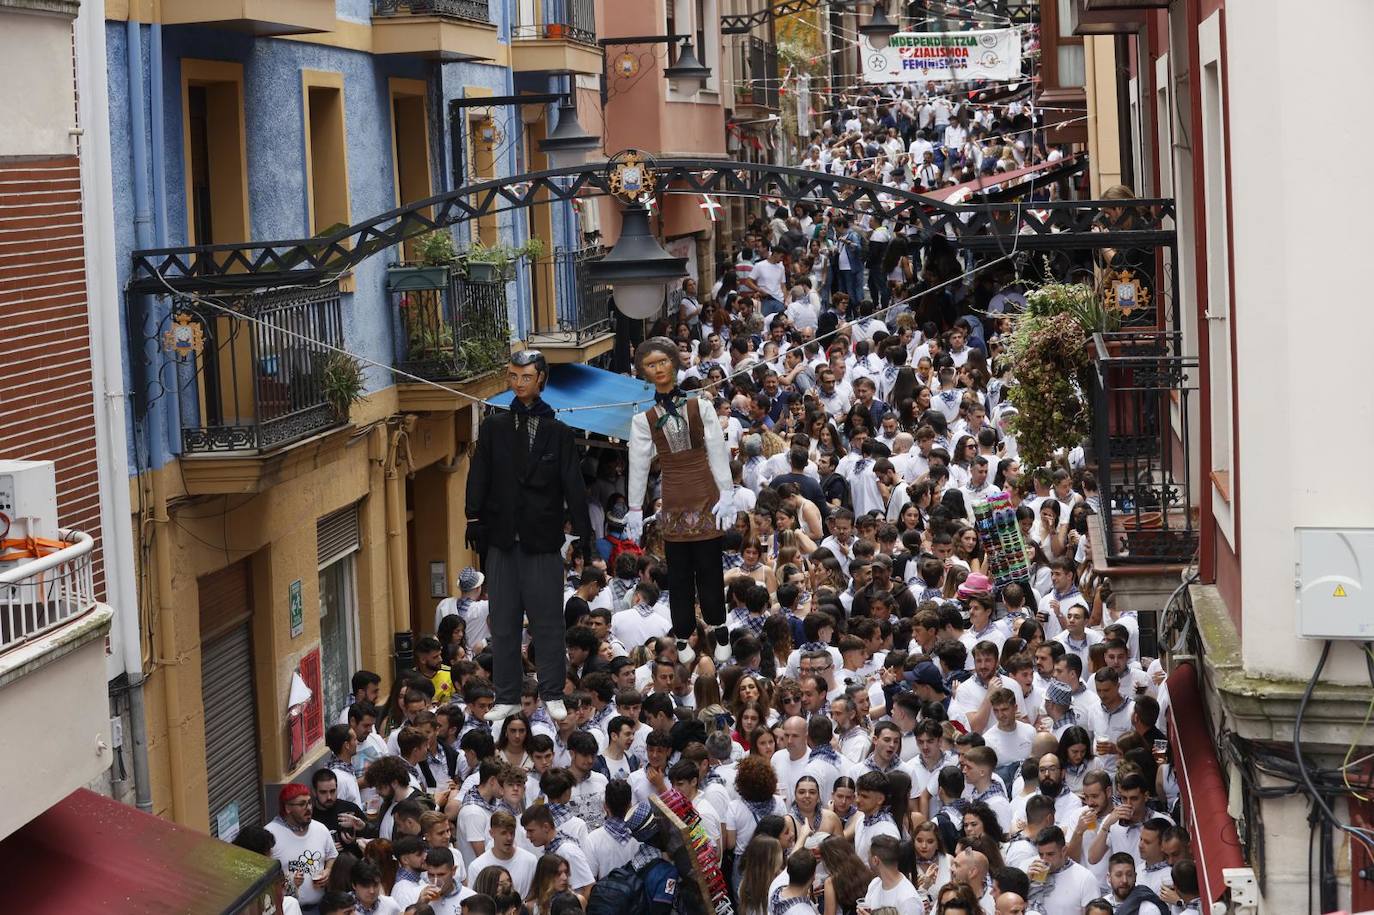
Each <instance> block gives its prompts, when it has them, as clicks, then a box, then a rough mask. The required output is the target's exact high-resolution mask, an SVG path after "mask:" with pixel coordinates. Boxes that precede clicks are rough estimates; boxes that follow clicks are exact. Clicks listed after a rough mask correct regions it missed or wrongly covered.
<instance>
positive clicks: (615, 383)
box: [487, 363, 654, 441]
mask: <svg viewBox="0 0 1374 915" xmlns="http://www.w3.org/2000/svg"><path fill="white" fill-rule="evenodd" d="M513 396H514V395H513V394H511V392H510V391H503V392H502V393H500V394H496V395H494V396H492V397H488V398H487V403H489V404H492V405H493V406H498V407H504V406H506V405H508V404H509V403H510V402H511V398H512V397H513ZM653 399H654V389H653V386H652V385H650V384H647V383H646V382H643V381H640V380H639V379H637V378H631V377H630V376H628V375H617V374H616V373H615V372H608V371H606V370H605V369H598V368H594V367H593V366H590V365H582V364H581V363H569V364H567V365H554V366H550V367H549V383H548V384H547V385H546V386H545V388H544V402H545V403H546V404H548V405H549V406H551V407H553V409H554V410H555V411H556V412H557V413H558V418H559V419H560V420H562V421H563V422H565V423H567V424H568V425H569V426H572V427H573V428H574V429H581V430H582V431H584V432H594V433H596V434H598V435H605V436H608V437H610V438H618V439H620V440H621V441H629V439H630V420H631V419H633V418H634V415H635V413H637V412H638V411H639V410H640V409H642V408H643V406H644V405H645V404H647V403H648V402H649V401H651V400H653ZM627 401H628V402H629V403H627ZM594 404H617V405H618V406H605V407H597V408H596V409H592V410H584V409H577V410H571V411H569V410H568V409H567V408H568V407H579V408H580V407H589V406H592V405H594Z"/></svg>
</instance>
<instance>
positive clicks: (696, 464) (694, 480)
mask: <svg viewBox="0 0 1374 915" xmlns="http://www.w3.org/2000/svg"><path fill="white" fill-rule="evenodd" d="M693 401H696V403H693ZM679 412H680V413H682V414H684V415H685V416H686V419H687V422H686V423H685V424H684V423H683V422H682V421H681V420H680V419H678V418H675V417H673V416H671V415H667V414H665V412H664V410H663V408H662V407H660V406H657V405H655V406H653V407H652V408H650V410H649V412H648V417H647V418H648V420H649V434H650V436H651V437H652V438H653V442H654V449H655V451H657V452H658V466H659V470H660V471H661V472H662V474H663V485H662V492H663V507H662V509H660V511H659V515H658V517H659V529H660V530H661V531H662V532H663V539H664V540H671V541H674V542H679V543H681V542H688V541H695V540H711V539H713V538H715V537H719V536H720V529H719V528H718V527H716V516H715V514H714V512H713V511H712V510H713V509H714V508H715V506H716V503H717V502H718V501H720V491H719V490H718V489H717V488H716V479H715V477H714V476H712V475H711V463H710V461H709V460H708V459H707V456H706V432H705V429H704V428H703V427H702V425H701V422H702V419H701V399H700V398H698V397H688V398H687V400H686V402H684V403H683V404H682V406H681V407H680V408H679ZM665 415H667V419H666V420H664V416H665ZM712 419H714V417H712ZM660 420H663V422H662V423H660Z"/></svg>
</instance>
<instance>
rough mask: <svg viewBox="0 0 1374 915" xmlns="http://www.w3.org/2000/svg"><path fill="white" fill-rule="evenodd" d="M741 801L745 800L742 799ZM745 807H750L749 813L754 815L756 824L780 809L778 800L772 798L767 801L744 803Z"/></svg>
mask: <svg viewBox="0 0 1374 915" xmlns="http://www.w3.org/2000/svg"><path fill="white" fill-rule="evenodd" d="M740 800H744V798H740ZM744 806H746V807H748V808H749V812H750V813H752V814H753V815H754V822H755V823H757V822H758V821H759V820H761V819H763V818H764V817H766V816H771V815H772V814H773V813H775V812H776V811H777V809H778V805H777V800H776V799H775V798H771V797H770V798H769V799H768V800H766V801H744Z"/></svg>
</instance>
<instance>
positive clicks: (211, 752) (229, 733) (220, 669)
mask: <svg viewBox="0 0 1374 915" xmlns="http://www.w3.org/2000/svg"><path fill="white" fill-rule="evenodd" d="M201 696H202V697H203V699H204V701H205V763H206V774H207V776H208V782H209V797H210V831H211V834H212V835H218V834H219V825H218V818H219V817H220V816H221V815H222V814H223V813H224V811H226V810H227V809H228V808H229V805H230V804H237V805H238V824H239V826H261V825H262V822H263V820H262V781H261V777H260V775H259V768H258V716H257V708H256V705H255V700H254V695H253V642H252V639H251V638H250V636H249V631H248V626H247V624H244V625H241V626H238V627H236V628H234V629H231V630H229V631H228V632H226V633H225V634H224V635H222V636H220V637H219V638H217V639H215V640H214V641H213V642H209V643H207V644H206V645H205V646H204V647H203V648H202V650H201Z"/></svg>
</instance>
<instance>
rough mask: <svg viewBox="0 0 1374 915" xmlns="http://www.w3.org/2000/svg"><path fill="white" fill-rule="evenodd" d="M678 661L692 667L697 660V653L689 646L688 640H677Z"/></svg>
mask: <svg viewBox="0 0 1374 915" xmlns="http://www.w3.org/2000/svg"><path fill="white" fill-rule="evenodd" d="M677 659H678V661H679V662H680V663H682V664H687V665H689V666H690V665H691V663H692V662H693V661H695V660H696V659H697V653H696V652H695V651H693V650H692V646H691V645H689V644H687V640H686V639H678V640H677Z"/></svg>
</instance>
